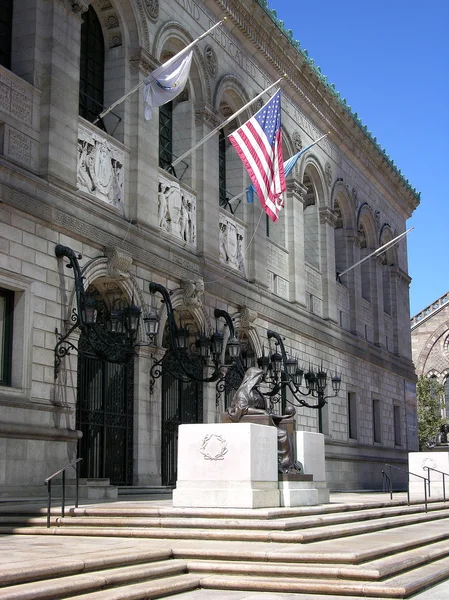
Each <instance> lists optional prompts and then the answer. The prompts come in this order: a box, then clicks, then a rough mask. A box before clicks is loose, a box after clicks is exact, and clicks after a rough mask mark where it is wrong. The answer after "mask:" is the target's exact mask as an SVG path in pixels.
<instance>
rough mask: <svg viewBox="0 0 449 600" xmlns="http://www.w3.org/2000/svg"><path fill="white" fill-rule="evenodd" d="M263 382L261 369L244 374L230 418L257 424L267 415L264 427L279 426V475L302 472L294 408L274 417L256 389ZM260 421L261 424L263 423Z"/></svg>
mask: <svg viewBox="0 0 449 600" xmlns="http://www.w3.org/2000/svg"><path fill="white" fill-rule="evenodd" d="M262 379H263V371H262V369H257V368H256V367H251V368H249V369H248V370H247V371H246V372H245V375H244V377H243V381H242V383H241V385H240V387H239V389H238V390H237V391H236V393H235V394H234V398H233V399H232V403H231V406H230V408H228V410H227V414H228V416H229V419H230V420H231V421H232V422H234V423H237V422H239V421H242V420H244V421H246V422H248V421H249V422H252V421H253V422H254V421H255V417H256V415H258V416H260V415H265V416H266V417H267V419H266V420H265V423H264V424H267V425H271V426H274V427H277V437H278V470H279V472H280V473H283V474H287V473H293V474H298V473H301V472H302V470H303V469H302V465H301V463H300V462H298V461H296V460H295V450H294V444H293V426H294V422H293V417H294V415H295V413H296V411H295V409H294V408H293V406H290V407H288V408H287V409H286V411H285V415H274V414H271V413H270V412H269V411H268V407H267V406H266V399H265V397H264V395H263V394H262V393H261V392H260V391H259V390H258V389H257V385H258V384H259V383H260V382H261V381H262ZM256 422H257V421H256ZM258 422H259V423H260V421H258Z"/></svg>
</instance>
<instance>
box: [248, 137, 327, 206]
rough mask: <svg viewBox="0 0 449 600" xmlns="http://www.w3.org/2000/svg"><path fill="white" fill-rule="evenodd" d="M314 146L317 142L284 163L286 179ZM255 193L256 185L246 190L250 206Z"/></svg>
mask: <svg viewBox="0 0 449 600" xmlns="http://www.w3.org/2000/svg"><path fill="white" fill-rule="evenodd" d="M320 139H321V138H320ZM317 141H319V140H317ZM314 144H316V142H313V144H310V146H307V148H303V149H302V150H300V151H299V152H297V153H296V154H294V155H293V156H290V158H288V159H287V160H286V161H285V163H284V173H285V177H287V176H288V175H289V174H290V173H291V172H292V170H293V167H294V166H295V165H296V162H297V160H298V158H299V157H300V156H301V154H304V152H305V151H306V150H308V149H309V148H311V147H312V146H313V145H314ZM255 191H256V190H255V188H254V185H250V186H249V187H247V188H246V201H247V202H248V203H249V204H252V203H253V202H254V192H255Z"/></svg>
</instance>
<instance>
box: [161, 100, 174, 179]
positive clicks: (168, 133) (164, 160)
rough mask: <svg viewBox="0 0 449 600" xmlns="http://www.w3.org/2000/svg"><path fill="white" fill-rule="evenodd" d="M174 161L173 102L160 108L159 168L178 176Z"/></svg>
mask: <svg viewBox="0 0 449 600" xmlns="http://www.w3.org/2000/svg"><path fill="white" fill-rule="evenodd" d="M173 160H174V157H173V102H167V104H163V105H162V106H160V107H159V166H160V167H161V169H164V170H165V171H169V172H170V173H172V174H173V175H176V173H175V172H174V169H173V167H172V166H171V164H172V162H173Z"/></svg>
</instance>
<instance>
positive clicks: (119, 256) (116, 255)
mask: <svg viewBox="0 0 449 600" xmlns="http://www.w3.org/2000/svg"><path fill="white" fill-rule="evenodd" d="M105 254H106V256H107V258H108V264H107V267H106V271H107V274H108V276H109V277H113V278H114V279H126V278H127V277H129V268H130V266H131V265H132V262H133V259H132V256H131V255H130V254H128V252H125V251H124V250H122V249H121V248H118V247H117V246H114V247H112V248H106V251H105Z"/></svg>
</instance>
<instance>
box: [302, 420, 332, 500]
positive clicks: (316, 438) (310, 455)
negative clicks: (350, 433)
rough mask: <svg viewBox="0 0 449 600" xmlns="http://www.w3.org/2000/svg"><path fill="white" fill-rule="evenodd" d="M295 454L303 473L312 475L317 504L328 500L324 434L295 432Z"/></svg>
mask: <svg viewBox="0 0 449 600" xmlns="http://www.w3.org/2000/svg"><path fill="white" fill-rule="evenodd" d="M296 456H297V459H298V461H299V462H300V463H302V466H303V467H304V473H311V474H312V475H313V487H314V488H315V489H316V491H317V497H318V502H317V504H326V503H328V502H329V489H328V488H327V485H326V466H325V465H326V463H325V457H324V435H323V434H322V433H313V432H311V431H297V432H296Z"/></svg>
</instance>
